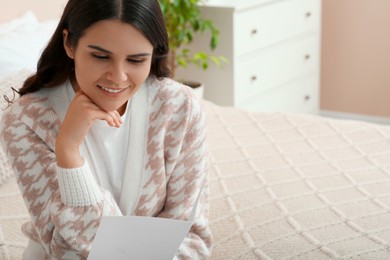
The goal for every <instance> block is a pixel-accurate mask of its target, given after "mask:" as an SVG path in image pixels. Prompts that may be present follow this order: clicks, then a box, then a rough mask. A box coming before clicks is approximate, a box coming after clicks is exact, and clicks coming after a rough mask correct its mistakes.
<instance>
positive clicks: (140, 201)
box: [0, 78, 211, 259]
mask: <svg viewBox="0 0 390 260" xmlns="http://www.w3.org/2000/svg"><path fill="white" fill-rule="evenodd" d="M63 87H64V86H59V87H56V88H51V89H42V90H40V91H38V92H36V93H32V94H28V95H25V96H23V97H21V98H20V99H18V100H17V101H16V102H15V103H14V104H13V105H12V106H11V107H10V108H9V109H7V111H6V112H5V113H4V114H3V118H2V119H1V120H2V122H3V124H2V125H1V127H0V143H1V145H2V146H3V149H4V150H5V151H6V153H7V156H8V158H9V160H10V163H11V165H12V167H13V170H14V172H15V175H16V178H17V181H18V184H19V186H20V189H21V192H22V195H23V197H24V200H25V203H26V205H27V208H28V210H29V212H30V215H31V222H28V223H26V224H25V225H24V226H23V231H24V233H25V234H26V235H27V236H28V237H29V238H31V239H34V240H35V241H37V242H38V243H40V244H41V245H42V247H43V249H44V251H45V255H46V258H51V259H85V258H86V257H87V256H88V252H89V250H90V248H91V244H92V241H93V238H94V236H95V233H96V230H97V228H98V226H99V223H100V220H101V217H102V216H112V215H115V216H120V215H123V214H125V215H132V214H134V215H138V216H158V217H167V218H176V219H186V220H187V219H188V217H189V215H190V213H191V210H192V208H193V205H194V202H195V200H196V197H197V194H198V192H199V191H200V190H201V185H202V183H203V181H204V180H205V178H206V180H207V178H208V177H207V171H206V169H207V156H206V147H207V145H206V129H205V127H206V126H205V116H204V113H203V111H202V108H201V105H200V102H199V100H198V99H197V98H196V96H195V95H194V94H193V93H192V91H191V90H190V89H189V88H187V87H185V86H183V85H180V84H179V83H177V82H175V81H172V80H169V79H163V80H161V81H159V80H157V79H155V78H150V79H148V80H147V82H146V83H145V84H144V86H142V88H141V89H140V90H139V91H140V93H139V94H137V95H136V96H134V97H133V98H132V108H131V111H130V112H132V114H131V125H132V127H131V131H130V140H129V143H130V145H129V152H128V162H129V163H128V164H127V166H126V167H125V177H124V182H123V189H122V193H121V194H120V198H119V201H115V199H114V198H113V196H112V194H111V193H110V192H109V191H108V190H107V189H105V188H103V187H102V186H101V185H100V183H99V182H100V181H99V180H97V178H96V175H95V173H94V172H93V167H90V165H89V163H88V160H86V163H85V164H84V165H83V166H82V167H80V168H76V169H61V168H59V167H57V164H56V155H55V152H54V151H55V147H54V145H55V139H56V136H57V133H58V131H59V128H60V125H61V122H62V118H63V117H64V113H65V112H66V111H56V109H55V107H56V106H54V105H53V104H55V103H57V102H65V101H64V100H63V99H62V98H61V95H60V94H59V93H60V92H61V91H63V90H62V89H61V88H63ZM68 102H69V101H68ZM92 160H93V158H92ZM108 174H109V173H108ZM134 175H135V176H137V175H138V176H139V178H138V180H137V178H135V179H134ZM134 198H136V199H134ZM207 198H208V182H207V181H206V182H205V187H203V193H202V197H201V200H200V203H199V206H198V211H197V214H196V218H195V223H194V225H193V226H192V228H191V230H190V232H189V234H188V235H187V237H186V238H185V240H184V241H183V243H182V245H181V246H180V248H179V251H178V253H177V257H178V258H179V259H206V258H208V256H209V255H210V248H211V233H210V229H209V226H208V202H207Z"/></svg>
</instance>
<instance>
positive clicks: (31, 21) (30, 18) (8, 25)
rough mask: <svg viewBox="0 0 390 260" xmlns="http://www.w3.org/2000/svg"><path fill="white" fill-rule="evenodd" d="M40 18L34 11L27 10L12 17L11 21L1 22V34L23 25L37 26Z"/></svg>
mask: <svg viewBox="0 0 390 260" xmlns="http://www.w3.org/2000/svg"><path fill="white" fill-rule="evenodd" d="M37 24H38V19H37V18H36V16H35V15H34V13H33V12H31V11H27V12H26V13H25V14H23V15H22V16H20V17H17V18H15V19H12V20H11V21H8V22H5V23H2V24H0V34H4V33H7V32H10V31H13V30H15V29H17V28H18V27H21V26H26V25H27V26H36V25H37Z"/></svg>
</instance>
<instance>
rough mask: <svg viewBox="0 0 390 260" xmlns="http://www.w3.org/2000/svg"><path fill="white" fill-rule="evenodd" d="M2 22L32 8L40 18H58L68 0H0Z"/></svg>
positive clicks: (0, 20) (0, 18) (0, 19)
mask: <svg viewBox="0 0 390 260" xmlns="http://www.w3.org/2000/svg"><path fill="white" fill-rule="evenodd" d="M0 2H1V6H2V7H1V8H0V22H4V21H8V20H9V19H11V18H14V17H17V16H19V15H22V14H23V13H24V12H26V10H32V11H33V12H34V13H35V14H36V15H37V16H38V17H39V19H40V20H47V19H53V18H58V17H59V16H60V15H61V13H62V10H63V7H64V6H65V4H66V2H67V0H0Z"/></svg>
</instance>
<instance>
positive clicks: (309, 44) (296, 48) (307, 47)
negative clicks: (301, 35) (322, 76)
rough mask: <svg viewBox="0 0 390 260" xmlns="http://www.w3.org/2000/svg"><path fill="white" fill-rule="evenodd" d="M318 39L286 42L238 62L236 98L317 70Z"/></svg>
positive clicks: (240, 98)
mask: <svg viewBox="0 0 390 260" xmlns="http://www.w3.org/2000/svg"><path fill="white" fill-rule="evenodd" d="M318 56H319V39H318V37H315V36H311V37H308V38H306V39H300V40H295V41H291V42H289V43H285V44H283V45H280V46H278V47H275V48H272V49H269V50H267V51H264V52H261V53H257V54H256V55H253V56H252V57H251V58H247V59H244V60H241V61H238V62H237V67H236V69H237V70H236V74H235V80H234V84H235V89H234V94H235V101H236V103H237V102H241V101H243V100H246V99H248V98H250V97H253V96H254V95H258V94H260V93H263V92H265V91H268V90H270V89H271V88H274V87H277V86H279V85H281V84H284V83H286V82H288V81H291V80H293V79H296V78H299V77H302V76H304V75H308V74H310V73H318V71H319V57H318Z"/></svg>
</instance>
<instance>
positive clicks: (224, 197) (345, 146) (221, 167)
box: [0, 102, 390, 260]
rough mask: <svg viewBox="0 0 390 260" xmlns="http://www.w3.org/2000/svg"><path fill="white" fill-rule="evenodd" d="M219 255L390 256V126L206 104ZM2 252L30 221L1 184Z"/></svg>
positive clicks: (13, 251)
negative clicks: (254, 111) (22, 226)
mask: <svg viewBox="0 0 390 260" xmlns="http://www.w3.org/2000/svg"><path fill="white" fill-rule="evenodd" d="M205 105H206V108H207V113H208V126H209V145H210V157H211V163H210V223H211V229H212V232H213V234H214V249H213V256H212V259H223V260H225V259H276V260H279V259H307V260H313V259H390V127H389V126H381V125H374V124H368V123H363V122H357V121H345V120H344V121H339V120H332V119H325V118H322V117H318V116H310V115H300V114H277V113H276V114H270V113H250V112H244V111H241V110H238V109H234V108H225V107H219V106H215V105H213V104H211V103H208V102H206V103H205ZM0 202H1V203H0V259H2V258H1V257H3V258H4V259H20V256H21V252H22V248H23V247H24V246H25V243H26V240H25V238H24V237H23V236H22V235H21V233H20V231H19V229H20V225H21V223H22V222H23V221H25V220H26V219H27V215H26V211H25V209H24V206H23V202H22V199H21V198H20V196H19V192H18V189H17V187H16V185H15V184H14V182H13V181H10V182H8V183H6V185H3V186H1V187H0Z"/></svg>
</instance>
